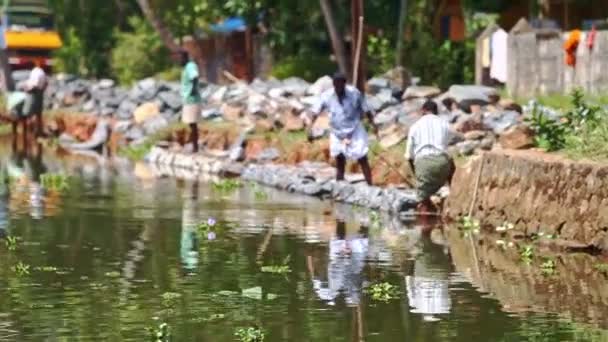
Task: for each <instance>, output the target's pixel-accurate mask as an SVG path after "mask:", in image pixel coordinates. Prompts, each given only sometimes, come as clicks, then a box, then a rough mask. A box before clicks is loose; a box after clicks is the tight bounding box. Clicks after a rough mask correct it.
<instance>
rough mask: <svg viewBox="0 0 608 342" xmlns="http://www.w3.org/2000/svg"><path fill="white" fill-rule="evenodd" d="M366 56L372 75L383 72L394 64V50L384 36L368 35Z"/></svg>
mask: <svg viewBox="0 0 608 342" xmlns="http://www.w3.org/2000/svg"><path fill="white" fill-rule="evenodd" d="M367 56H368V57H367V58H368V63H367V65H368V67H369V72H370V74H372V75H377V74H383V73H385V72H387V71H388V70H390V69H391V68H393V67H394V66H395V50H394V49H393V47H392V46H391V42H390V41H389V40H388V39H387V38H386V37H381V36H369V38H368V41H367Z"/></svg>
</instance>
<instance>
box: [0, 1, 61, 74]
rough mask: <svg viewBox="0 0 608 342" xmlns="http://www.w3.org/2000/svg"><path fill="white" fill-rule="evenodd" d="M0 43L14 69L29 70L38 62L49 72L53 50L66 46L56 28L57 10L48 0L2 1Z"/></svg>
mask: <svg viewBox="0 0 608 342" xmlns="http://www.w3.org/2000/svg"><path fill="white" fill-rule="evenodd" d="M0 1H3V6H2V17H1V20H2V23H1V25H0V28H1V29H2V34H1V35H0V43H2V47H3V48H4V49H6V51H7V55H8V63H9V64H10V66H11V69H12V70H19V69H29V68H31V67H32V65H34V64H35V63H36V62H39V63H40V66H41V67H42V68H44V69H45V70H47V71H50V70H51V69H52V66H53V60H52V58H51V55H52V52H53V51H54V50H57V49H59V48H60V47H61V46H62V41H61V38H60V37H59V34H58V33H57V31H56V30H55V28H54V20H53V13H52V11H51V9H50V7H49V6H48V2H47V1H46V0H0Z"/></svg>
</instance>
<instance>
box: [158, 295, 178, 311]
mask: <svg viewBox="0 0 608 342" xmlns="http://www.w3.org/2000/svg"><path fill="white" fill-rule="evenodd" d="M161 297H162V300H163V301H162V303H163V306H164V307H167V308H169V307H173V306H175V304H177V301H178V300H179V299H180V298H182V295H181V294H180V293H177V292H165V293H163V294H162V296H161Z"/></svg>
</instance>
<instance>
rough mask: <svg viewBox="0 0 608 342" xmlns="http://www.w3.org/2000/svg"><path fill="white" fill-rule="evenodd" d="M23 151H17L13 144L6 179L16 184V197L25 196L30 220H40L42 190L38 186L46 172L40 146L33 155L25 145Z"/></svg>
mask: <svg viewBox="0 0 608 342" xmlns="http://www.w3.org/2000/svg"><path fill="white" fill-rule="evenodd" d="M23 149H24V150H19V149H18V147H17V144H16V143H13V146H12V155H11V159H10V161H9V163H8V167H7V173H8V177H9V178H10V179H13V180H15V181H16V182H17V185H18V186H17V188H16V189H17V194H16V195H17V196H19V195H24V196H27V204H28V206H29V210H30V215H31V216H32V218H34V219H41V218H42V217H43V216H44V189H43V188H42V186H41V184H40V176H41V175H42V174H43V173H45V172H46V166H45V165H44V163H43V161H42V145H40V144H37V145H36V148H35V151H34V152H33V153H30V151H29V149H28V146H27V145H24V146H23Z"/></svg>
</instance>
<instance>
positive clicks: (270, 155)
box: [256, 147, 281, 162]
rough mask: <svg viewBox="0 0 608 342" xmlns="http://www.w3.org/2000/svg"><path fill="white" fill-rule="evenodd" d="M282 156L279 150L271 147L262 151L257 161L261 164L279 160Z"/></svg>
mask: <svg viewBox="0 0 608 342" xmlns="http://www.w3.org/2000/svg"><path fill="white" fill-rule="evenodd" d="M280 156H281V153H280V152H279V150H277V149H276V148H274V147H270V148H265V149H264V150H262V151H261V152H260V154H258V156H257V158H256V159H257V160H258V161H260V162H264V161H273V160H275V159H278V158H279V157H280Z"/></svg>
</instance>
